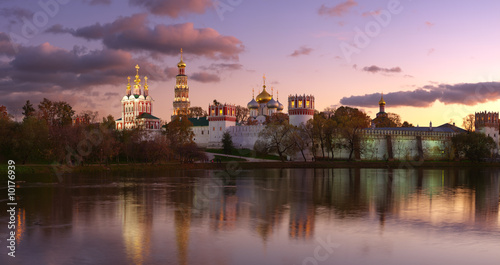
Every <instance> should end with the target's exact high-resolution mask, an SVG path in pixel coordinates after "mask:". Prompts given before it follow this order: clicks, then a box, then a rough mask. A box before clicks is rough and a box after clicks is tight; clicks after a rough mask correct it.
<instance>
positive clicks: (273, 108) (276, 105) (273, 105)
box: [247, 76, 285, 124]
mask: <svg viewBox="0 0 500 265" xmlns="http://www.w3.org/2000/svg"><path fill="white" fill-rule="evenodd" d="M271 93H272V94H269V93H268V92H267V91H266V76H264V85H263V86H262V92H260V93H259V95H257V98H256V99H254V98H253V95H252V100H251V101H250V102H248V104H247V108H248V110H249V112H250V119H253V120H257V121H258V122H259V123H260V124H263V123H264V122H265V121H266V117H267V116H272V115H273V114H275V113H282V112H283V109H284V108H285V107H284V106H283V104H281V103H280V102H279V100H278V99H276V100H274V95H273V91H272V90H271Z"/></svg>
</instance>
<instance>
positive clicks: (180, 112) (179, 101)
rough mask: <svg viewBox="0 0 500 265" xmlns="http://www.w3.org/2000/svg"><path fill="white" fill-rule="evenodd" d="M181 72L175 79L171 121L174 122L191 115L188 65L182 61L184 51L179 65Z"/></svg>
mask: <svg viewBox="0 0 500 265" xmlns="http://www.w3.org/2000/svg"><path fill="white" fill-rule="evenodd" d="M177 68H178V69H179V72H178V74H177V76H176V77H175V88H174V94H175V96H174V104H173V105H174V113H173V115H172V117H171V120H174V119H175V118H176V117H178V116H185V115H188V114H189V107H190V106H191V103H190V102H189V86H188V76H187V75H186V63H185V62H184V61H183V60H182V49H181V61H180V62H179V63H178V64H177Z"/></svg>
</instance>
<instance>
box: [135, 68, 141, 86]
mask: <svg viewBox="0 0 500 265" xmlns="http://www.w3.org/2000/svg"><path fill="white" fill-rule="evenodd" d="M139 69H140V67H139V65H136V66H135V70H136V75H135V80H134V82H135V83H136V84H137V85H139V83H140V82H141V79H139Z"/></svg>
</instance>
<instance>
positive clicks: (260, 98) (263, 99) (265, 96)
mask: <svg viewBox="0 0 500 265" xmlns="http://www.w3.org/2000/svg"><path fill="white" fill-rule="evenodd" d="M272 98H273V96H271V94H269V93H267V91H266V86H264V89H263V90H262V92H260V94H259V95H257V98H256V99H255V100H257V102H258V103H259V104H260V103H267V102H269V100H271V99H272Z"/></svg>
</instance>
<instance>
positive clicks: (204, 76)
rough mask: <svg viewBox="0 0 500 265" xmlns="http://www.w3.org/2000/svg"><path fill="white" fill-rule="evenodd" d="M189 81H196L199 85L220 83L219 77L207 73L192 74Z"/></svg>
mask: <svg viewBox="0 0 500 265" xmlns="http://www.w3.org/2000/svg"><path fill="white" fill-rule="evenodd" d="M190 78H191V80H194V81H198V82H201V83H217V82H220V77H219V76H217V75H215V74H210V73H207V72H200V73H193V74H192V75H191V76H190Z"/></svg>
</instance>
